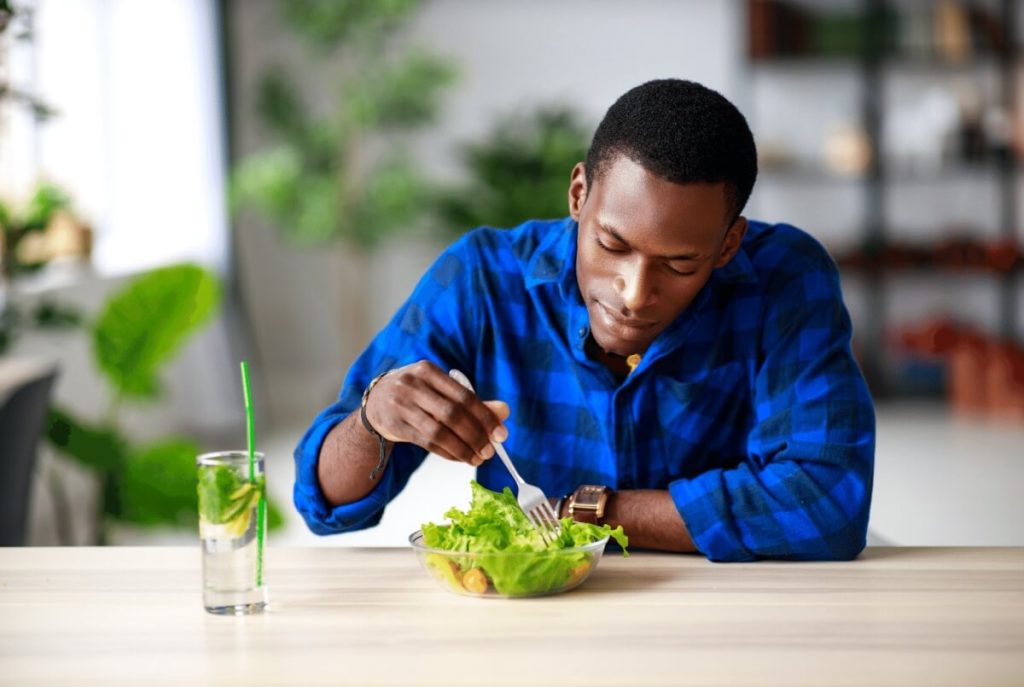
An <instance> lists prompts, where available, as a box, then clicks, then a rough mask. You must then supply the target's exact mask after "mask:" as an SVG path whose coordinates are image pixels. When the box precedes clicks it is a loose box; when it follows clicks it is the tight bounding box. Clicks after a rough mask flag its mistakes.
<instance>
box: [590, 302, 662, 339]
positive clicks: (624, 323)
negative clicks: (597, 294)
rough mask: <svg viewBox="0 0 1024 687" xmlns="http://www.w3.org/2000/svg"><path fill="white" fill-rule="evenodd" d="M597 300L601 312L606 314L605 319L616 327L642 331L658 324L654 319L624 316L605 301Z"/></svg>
mask: <svg viewBox="0 0 1024 687" xmlns="http://www.w3.org/2000/svg"><path fill="white" fill-rule="evenodd" d="M596 302H597V305H598V307H599V308H600V310H601V313H602V314H603V315H604V318H605V320H606V321H607V322H608V324H609V325H611V326H613V327H614V328H616V329H626V330H632V331H635V332H642V331H643V330H645V329H650V328H651V327H653V326H654V325H656V324H657V322H654V321H653V320H640V319H637V318H634V317H623V316H622V315H620V314H619V313H617V312H616V311H614V310H612V309H611V308H609V307H608V306H606V305H605V304H604V303H601V302H600V301H596Z"/></svg>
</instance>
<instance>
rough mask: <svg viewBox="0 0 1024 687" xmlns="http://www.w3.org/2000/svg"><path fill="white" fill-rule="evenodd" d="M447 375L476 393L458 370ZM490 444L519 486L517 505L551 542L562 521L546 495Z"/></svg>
mask: <svg viewBox="0 0 1024 687" xmlns="http://www.w3.org/2000/svg"><path fill="white" fill-rule="evenodd" d="M448 376H449V377H451V378H452V379H454V380H455V381H456V382H458V383H459V384H461V385H462V386H464V387H466V388H467V389H469V390H470V391H472V392H473V393H476V391H475V390H474V389H473V385H472V384H471V383H470V381H469V379H468V378H467V377H466V375H464V374H462V372H460V371H459V370H450V371H449V372H448ZM491 446H493V447H494V452H495V453H497V454H498V457H499V458H501V462H502V463H504V464H505V467H506V468H508V471H509V473H510V474H511V475H512V479H514V480H515V481H516V485H518V487H519V495H518V497H517V500H518V501H519V507H520V508H521V509H522V511H523V513H525V514H526V517H527V519H528V520H529V521H530V523H531V524H532V525H533V526H534V528H536V530H537V532H538V533H539V534H540V538H541V539H542V540H543V541H544V543H545V544H550V543H552V542H553V541H554V540H555V539H556V538H557V537H558V535H559V534H561V530H562V523H561V522H560V521H559V520H558V515H557V514H556V513H555V510H554V509H553V508H552V507H551V504H550V503H548V497H547V496H545V495H544V492H543V491H541V489H540V488H539V487H537V486H534V485H533V484H529V483H528V482H527V481H526V480H524V479H523V478H522V476H521V475H520V474H519V471H518V470H516V467H515V466H514V465H512V460H511V459H510V458H509V457H508V453H507V452H506V451H505V447H504V446H502V445H501V444H500V443H499V442H497V441H491Z"/></svg>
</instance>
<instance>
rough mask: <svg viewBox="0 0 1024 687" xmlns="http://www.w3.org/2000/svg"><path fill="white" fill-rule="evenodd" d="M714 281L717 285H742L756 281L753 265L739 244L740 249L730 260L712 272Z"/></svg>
mask: <svg viewBox="0 0 1024 687" xmlns="http://www.w3.org/2000/svg"><path fill="white" fill-rule="evenodd" d="M713 276H714V280H715V281H716V282H718V283H719V284H742V283H753V282H756V281H757V274H756V273H755V272H754V265H753V263H751V262H750V258H749V257H748V256H747V251H746V250H744V249H743V244H742V243H741V244H740V249H739V250H738V251H736V255H734V256H732V260H730V261H729V262H727V263H726V264H725V265H724V266H722V267H719V268H718V269H716V270H715V271H714V275H713Z"/></svg>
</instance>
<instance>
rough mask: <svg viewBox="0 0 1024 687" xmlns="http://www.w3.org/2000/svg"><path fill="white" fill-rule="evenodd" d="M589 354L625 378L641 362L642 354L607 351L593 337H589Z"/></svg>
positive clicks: (587, 349)
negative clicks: (622, 353)
mask: <svg viewBox="0 0 1024 687" xmlns="http://www.w3.org/2000/svg"><path fill="white" fill-rule="evenodd" d="M586 345H587V348H586V351H587V355H588V356H589V357H590V358H591V359H593V360H596V361H598V362H599V363H601V364H602V365H604V366H605V367H607V368H608V369H609V370H611V371H612V372H613V373H614V374H615V375H616V376H617V377H620V378H624V377H626V376H628V375H629V373H630V372H632V371H633V368H634V367H636V365H638V364H639V362H640V354H639V353H633V354H630V355H620V354H618V353H612V352H611V351H606V350H604V349H603V348H601V347H600V346H598V345H597V342H596V341H594V338H593V337H589V338H588V339H587V344H586Z"/></svg>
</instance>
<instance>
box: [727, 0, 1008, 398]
mask: <svg viewBox="0 0 1024 687" xmlns="http://www.w3.org/2000/svg"><path fill="white" fill-rule="evenodd" d="M855 5H856V6H855V7H853V9H852V12H853V13H855V14H856V15H857V17H856V19H857V22H858V24H859V26H860V27H861V30H860V31H859V32H858V33H856V38H857V40H856V41H855V43H856V46H855V49H852V50H851V49H849V45H850V43H851V42H852V41H849V42H847V43H846V44H845V45H846V47H847V51H846V53H845V54H839V55H837V54H819V53H815V52H814V51H813V48H811V49H807V48H805V47H804V46H805V45H806V44H813V43H814V41H813V39H808V38H807V36H805V35H804V29H805V27H804V26H803V24H805V23H809V21H808V20H806V18H804V19H801V17H800V16H796V18H795V19H794V15H799V13H801V12H803V13H806V15H807V16H810V15H814V14H818V15H822V14H824V13H828V12H829V11H830V5H829V3H806V2H804V3H801V2H797V1H795V0H794V1H792V2H771V1H770V0H769V1H767V2H764V1H761V0H749V1H748V3H747V11H748V14H747V22H748V27H747V28H748V62H747V64H748V69H749V78H750V79H757V78H759V77H761V76H763V75H764V74H766V73H769V72H770V73H773V74H780V73H781V74H792V75H800V74H802V73H806V72H809V71H824V72H826V73H828V72H832V71H835V72H836V73H852V74H853V75H854V78H856V79H857V80H858V82H859V85H860V96H859V113H858V114H859V124H860V127H861V128H862V130H863V132H864V134H865V135H866V139H867V142H868V145H869V148H870V155H869V161H868V162H867V165H866V168H865V169H864V170H863V172H862V173H861V174H859V175H855V176H846V175H836V174H830V173H828V172H827V171H826V170H824V169H818V168H815V167H813V166H811V167H808V166H807V165H801V164H796V165H794V166H792V167H781V168H767V169H764V170H763V171H762V175H761V176H762V179H761V180H760V182H759V183H779V184H800V185H806V186H809V187H811V186H822V185H825V184H834V185H837V184H859V185H860V193H862V198H863V201H862V202H863V218H862V221H861V223H860V226H859V227H858V228H857V231H858V233H859V236H858V243H859V245H860V250H861V251H862V252H866V253H867V254H869V255H874V256H877V255H880V254H881V253H882V252H883V251H885V250H886V248H887V246H889V245H890V244H891V242H892V240H893V230H894V229H896V227H894V226H893V225H892V220H891V218H890V217H889V216H888V213H887V210H886V208H887V204H886V201H887V196H888V194H890V193H892V192H893V187H894V186H897V185H900V184H904V185H905V184H914V185H926V184H935V185H938V184H949V183H958V181H961V180H963V179H966V178H971V177H975V178H978V177H981V178H985V181H986V182H988V183H995V184H996V185H997V189H998V190H997V197H998V206H999V207H998V234H999V238H1000V239H1001V240H1003V241H1013V242H1015V243H1016V244H1017V245H1018V246H1019V245H1020V241H1019V239H1018V235H1017V231H1018V225H1019V221H1020V218H1019V217H1018V207H1019V205H1018V203H1019V199H1018V188H1019V170H1020V167H1021V165H1020V162H1019V161H1018V159H1017V157H1016V155H1015V154H1014V153H1013V151H1012V147H1010V148H1008V149H1007V150H1005V151H1004V152H1003V154H999V155H996V154H993V155H992V159H987V160H984V161H979V162H973V163H969V164H968V163H963V164H959V165H957V166H955V167H952V168H948V169H947V168H943V169H941V170H939V171H938V173H937V174H918V173H913V172H908V171H907V170H906V169H901V168H900V167H899V166H896V165H892V164H891V163H890V161H889V160H888V159H887V155H886V150H884V149H883V127H884V123H885V117H886V106H887V103H886V97H885V94H886V91H885V85H886V79H887V78H890V77H891V76H892V75H893V73H916V74H931V73H934V74H936V75H943V76H944V75H954V76H960V77H969V76H970V75H972V74H974V73H978V72H984V73H986V74H987V75H988V76H992V74H993V73H995V74H996V75H997V82H998V96H997V97H998V100H999V103H1000V105H1001V106H1002V108H1003V109H1004V111H1005V112H1007V113H1010V114H1011V117H1020V116H1021V113H1020V112H1019V111H1018V110H1019V108H1018V105H1017V95H1018V94H1017V78H1018V72H1019V71H1024V65H1022V64H1021V59H1020V53H1019V48H1018V37H1017V36H1016V29H1017V25H1018V11H1019V8H1018V0H998V2H987V3H985V2H980V3H961V5H962V6H963V7H965V8H967V7H972V8H973V7H974V6H979V5H984V6H985V7H987V8H988V10H989V11H990V12H991V13H994V18H995V19H996V21H998V28H999V30H1000V31H1001V32H1002V33H1001V40H1002V45H1001V46H998V47H997V46H996V45H995V44H996V43H997V42H998V41H993V49H992V50H991V52H984V53H980V54H973V55H971V56H970V57H969V58H968V59H966V60H962V61H958V62H947V61H945V60H943V59H939V58H938V57H925V56H921V55H904V54H899V53H897V52H896V51H895V46H896V40H895V29H894V27H895V26H897V24H895V23H894V22H895V21H896V20H895V19H894V18H895V17H897V14H898V11H899V10H900V9H901V8H903V9H905V8H906V5H907V3H906V2H904V3H895V2H890V1H887V0H860V1H859V2H858V3H856V4H855ZM768 6H774V9H776V10H779V14H780V15H781V18H779V17H775V18H769V19H766V14H765V12H767V11H768V10H767V9H766V7H768ZM780 6H781V7H780ZM850 7H851V3H845V4H844V5H842V6H841V7H840V10H841V11H845V12H850V11H851V10H850ZM769 9H772V8H771V7H769ZM831 9H832V10H834V9H835V8H831ZM783 10H784V12H783ZM972 11H973V9H972ZM757 13H760V15H759V16H755V15H756V14H757ZM845 20H846V21H849V18H848V17H846V18H845ZM780 22H782V26H783V33H784V34H785V35H784V36H783V37H782V38H780V39H779V42H778V43H777V44H776V52H774V53H773V52H772V50H770V49H768V50H767V54H766V48H765V46H766V44H767V45H771V44H772V43H773V41H774V40H775V38H773V37H772V36H770V35H768V36H765V35H758V36H755V33H756V32H757V31H761V32H765V31H770V29H771V28H775V29H778V28H779V24H780ZM766 27H768V28H766ZM794 27H795V28H794ZM851 33H852V32H851ZM809 106H811V107H813V104H810V105H809ZM755 126H756V123H755ZM990 238H991V237H990ZM839 262H840V264H841V265H843V261H842V260H840V261H839ZM1020 262H1021V261H1020V260H1018V263H1017V265H1015V266H1014V267H1013V268H1011V269H1008V270H987V269H984V268H977V267H949V266H946V265H941V264H939V265H935V266H927V267H921V266H902V267H898V268H893V267H891V266H888V265H886V264H884V261H882V260H879V261H878V262H877V264H872V263H871V260H870V259H869V260H867V261H863V260H862V261H861V264H858V265H857V266H854V267H851V266H843V267H842V269H843V270H844V272H849V273H851V274H855V275H856V276H857V277H858V280H857V281H858V283H859V286H860V288H862V289H863V303H864V310H865V312H866V316H864V317H862V318H860V320H859V321H857V322H855V326H856V338H857V341H858V342H859V346H858V357H859V361H860V363H861V366H862V368H863V370H864V373H865V376H866V377H867V378H868V381H869V384H870V385H871V388H872V392H873V393H874V394H875V395H876V397H879V398H884V397H891V396H906V395H908V394H913V393H915V392H914V391H913V390H908V389H907V388H901V385H900V384H899V382H895V383H894V382H893V378H894V375H893V374H891V370H890V367H891V362H892V361H891V357H892V356H891V353H890V352H889V351H888V350H887V341H886V336H887V326H888V325H889V324H890V323H889V318H888V313H889V310H890V301H891V296H892V294H893V290H894V289H896V288H899V281H900V280H901V279H904V278H905V277H906V276H907V275H912V276H913V277H915V278H918V277H927V276H928V275H937V278H943V277H945V276H946V275H952V274H957V275H968V276H983V277H987V278H990V279H992V280H993V281H994V289H993V291H994V293H995V294H996V295H995V296H994V297H995V298H997V299H998V311H999V323H998V331H993V332H991V334H992V335H993V336H996V337H1000V338H1002V339H1004V340H1017V341H1019V339H1020V335H1019V329H1018V322H1017V320H1018V308H1019V304H1018V280H1019V279H1020V278H1021V273H1022V271H1024V269H1022V268H1021V265H1020Z"/></svg>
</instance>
